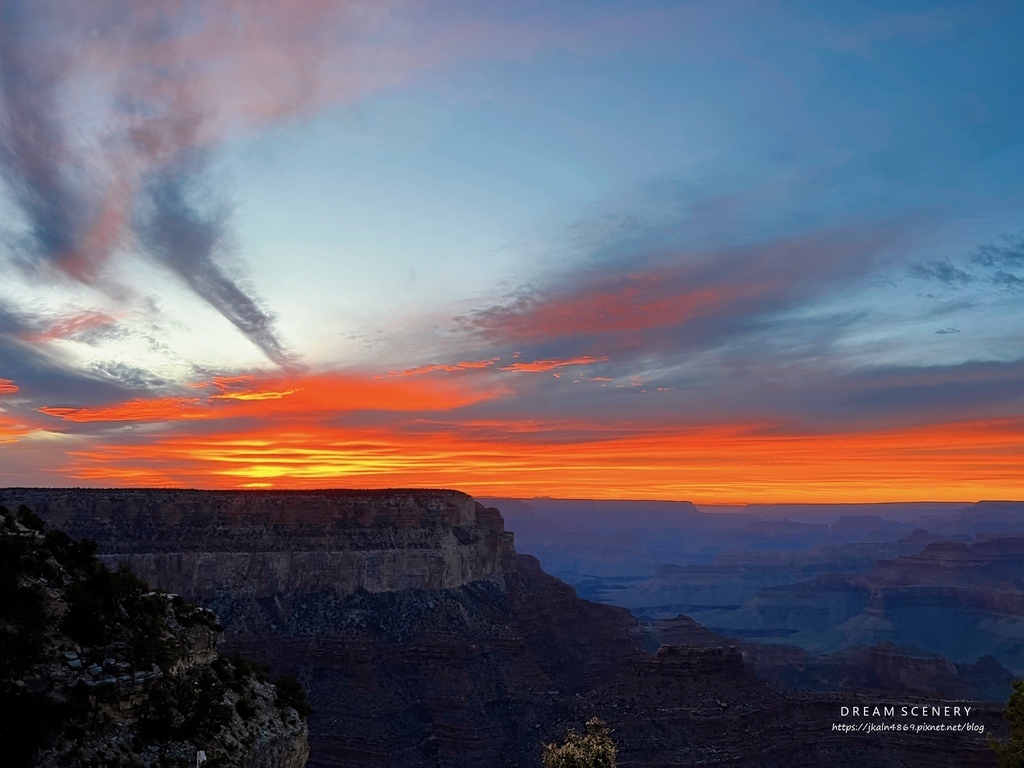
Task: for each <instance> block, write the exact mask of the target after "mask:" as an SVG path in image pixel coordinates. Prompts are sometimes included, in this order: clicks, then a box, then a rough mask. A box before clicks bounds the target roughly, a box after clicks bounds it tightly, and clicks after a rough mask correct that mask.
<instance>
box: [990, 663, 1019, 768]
mask: <svg viewBox="0 0 1024 768" xmlns="http://www.w3.org/2000/svg"><path fill="white" fill-rule="evenodd" d="M1003 719H1004V720H1006V722H1007V723H1009V725H1010V740H1009V741H1006V742H998V741H993V742H992V748H993V749H995V751H996V754H998V755H999V768H1024V680H1015V681H1014V682H1013V694H1012V695H1011V696H1010V700H1009V701H1008V702H1007V703H1006V709H1004V710H1003Z"/></svg>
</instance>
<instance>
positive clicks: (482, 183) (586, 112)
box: [0, 0, 1024, 504]
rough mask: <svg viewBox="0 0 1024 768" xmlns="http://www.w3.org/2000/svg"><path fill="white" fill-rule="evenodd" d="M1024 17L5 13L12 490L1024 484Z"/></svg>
mask: <svg viewBox="0 0 1024 768" xmlns="http://www.w3.org/2000/svg"><path fill="white" fill-rule="evenodd" d="M1021 29H1024V7H1022V6H1021V5H1020V4H1019V3H1013V2H1005V3H1004V2H999V0H991V1H990V2H979V3H934V2H899V1H896V2H889V3H846V2H829V3H808V2H795V1H794V2H782V1H776V0H758V1H757V2H734V1H733V0H719V1H717V2H714V3H711V2H669V1H668V0H661V1H659V2H654V1H649V0H640V1H637V2H630V3H621V2H611V1H610V0H586V1H583V0H548V2H533V0H520V1H518V2H514V3H513V2H504V1H501V2H499V1H498V0H490V1H488V2H469V0H459V1H456V0H436V1H435V0H430V1H427V0H423V1H422V2H417V1H415V0H375V1H374V2H357V1H355V0H303V1H302V2H299V1H298V0H287V1H282V0H277V1H272V0H249V1H247V2H244V3H243V2H234V1H231V0H221V1H213V2H210V1H208V0H207V1H201V0H154V1H153V2H148V3H131V2H128V1H127V0H81V1H80V2H77V3H75V4H73V5H70V6H69V5H68V4H67V3H61V2H57V0H0V485H8V486H26V485H31V486H36V485H38V486H136V485H140V486H160V487H195V488H323V487H420V486H422V487H446V488H458V489H460V490H464V491H467V492H469V493H474V494H479V495H491V496H518V497H531V496H555V497H576V498H581V497H582V498H612V499H614V498H634V499H654V498H658V499H681V500H691V501H694V502H698V503H706V504H715V503H718V504H738V503H748V502H776V503H787V502H853V501H861V502H872V501H914V500H949V501H961V500H962V501H973V500H977V499H991V498H1018V499H1019V498H1024V310H1022V300H1024V92H1022V91H1024V49H1022V47H1021V46H1020V45H1019V31H1020V30H1021Z"/></svg>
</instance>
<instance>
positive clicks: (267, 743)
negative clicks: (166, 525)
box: [0, 508, 309, 768]
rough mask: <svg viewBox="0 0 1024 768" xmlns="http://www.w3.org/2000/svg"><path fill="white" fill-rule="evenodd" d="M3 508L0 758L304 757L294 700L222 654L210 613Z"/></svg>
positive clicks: (221, 762) (264, 766)
mask: <svg viewBox="0 0 1024 768" xmlns="http://www.w3.org/2000/svg"><path fill="white" fill-rule="evenodd" d="M0 512H2V513H3V515H2V516H0V582H2V583H0V644H2V647H3V650H4V652H3V655H2V659H0V740H2V743H3V745H4V747H3V748H4V764H5V765H12V766H15V767H16V768H22V767H24V768H43V767H45V766H58V765H90V766H95V768H128V767H129V766H132V767H133V768H141V767H143V766H153V767H155V766H179V767H181V768H185V767H186V766H192V765H195V764H196V760H197V755H198V754H199V753H200V752H204V753H205V754H206V756H207V758H208V760H209V764H210V765H218V766H223V767H224V768H302V766H304V765H305V763H306V759H307V757H308V753H309V746H308V741H307V730H306V725H305V723H304V722H303V720H302V718H301V716H300V714H299V712H298V711H296V709H295V708H294V707H293V706H292V703H295V704H296V705H298V706H300V707H302V706H303V705H302V703H301V700H300V699H287V697H285V698H282V694H281V691H279V690H278V689H277V688H276V687H275V686H274V685H272V684H271V683H270V682H269V680H268V679H267V677H266V676H265V674H262V673H260V672H259V671H258V670H254V669H253V668H252V667H251V666H250V665H248V664H247V663H246V662H244V661H242V660H239V661H237V662H233V661H230V660H227V659H225V658H222V657H221V656H219V654H218V653H217V646H218V644H219V643H220V641H221V639H222V633H223V627H222V626H221V625H220V624H219V623H218V622H217V617H216V616H215V615H214V614H213V613H211V612H210V611H208V610H206V609H203V608H199V607H197V606H195V605H193V604H191V603H188V602H186V601H185V600H183V599H182V598H180V597H178V596H175V595H168V594H165V593H160V592H152V591H149V588H148V586H147V585H145V584H144V583H143V582H141V581H140V580H139V579H138V578H136V577H135V576H133V575H132V574H130V573H127V572H117V573H112V572H111V571H109V570H107V569H106V568H105V567H104V566H103V565H102V564H101V563H100V562H99V561H98V560H96V558H95V557H93V555H92V551H93V550H94V549H95V545H91V544H90V543H88V542H83V543H80V542H76V541H74V540H73V539H70V538H69V537H68V536H67V535H65V534H64V533H63V532H61V531H59V530H53V529H51V530H49V531H47V530H46V529H45V527H44V525H43V523H42V522H41V521H40V520H39V519H38V518H37V517H35V516H34V515H32V514H31V512H30V511H28V510H27V509H26V508H22V509H21V510H20V511H19V514H18V515H17V517H16V516H15V515H14V514H12V513H11V512H10V511H8V510H6V508H0ZM292 694H294V691H292Z"/></svg>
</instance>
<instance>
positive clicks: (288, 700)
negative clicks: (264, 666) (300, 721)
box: [274, 675, 313, 718]
mask: <svg viewBox="0 0 1024 768" xmlns="http://www.w3.org/2000/svg"><path fill="white" fill-rule="evenodd" d="M274 685H275V686H277V705H278V706H279V707H291V708H292V709H294V710H295V711H296V712H298V713H299V717H302V718H307V717H309V715H310V713H311V712H312V711H313V707H311V706H310V705H309V702H308V701H307V700H306V692H305V691H304V690H302V685H301V684H300V683H299V681H298V680H296V679H295V678H294V677H292V676H291V675H281V676H280V677H279V678H277V680H275V681H274Z"/></svg>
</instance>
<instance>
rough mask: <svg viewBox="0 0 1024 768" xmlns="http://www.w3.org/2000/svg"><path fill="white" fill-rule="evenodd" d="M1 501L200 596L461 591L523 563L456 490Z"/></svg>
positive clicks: (16, 493)
mask: <svg viewBox="0 0 1024 768" xmlns="http://www.w3.org/2000/svg"><path fill="white" fill-rule="evenodd" d="M0 503H2V504H6V505H7V506H9V507H13V506H16V505H18V504H26V505H28V506H29V507H31V508H32V509H34V510H36V511H37V513H38V514H40V515H42V516H43V517H45V518H46V519H47V520H50V521H51V522H52V523H53V524H54V525H57V526H59V527H61V528H63V529H64V530H66V531H67V532H68V533H69V534H70V535H71V536H74V537H78V538H83V537H84V538H91V539H94V540H96V541H100V542H103V549H102V552H101V557H102V558H103V559H104V560H105V562H108V563H110V564H112V565H126V566H128V567H129V568H130V569H131V570H132V571H133V572H134V573H136V574H138V575H139V576H140V577H142V578H143V579H146V580H147V581H149V582H150V583H151V584H153V585H154V586H156V587H158V588H160V589H163V590H166V591H168V592H174V593H179V594H184V595H189V596H191V597H192V598H193V599H200V600H208V599H210V598H213V597H214V596H216V595H221V594H230V595H232V596H233V597H236V598H238V597H245V598H248V599H250V600H253V601H258V600H267V599H269V600H271V601H273V600H282V601H285V602H294V601H295V600H296V599H297V598H300V597H301V596H303V595H325V594H329V595H332V596H334V597H336V598H343V597H345V596H346V595H351V594H353V593H355V592H357V591H359V590H365V591H367V592H393V591H398V590H405V589H451V588H455V587H460V586H462V585H464V584H469V583H471V582H474V581H479V580H480V579H484V578H487V577H488V576H491V575H494V574H500V573H506V572H511V571H513V570H514V569H515V559H514V550H513V548H512V535H511V534H510V533H506V532H505V530H504V527H503V523H502V520H501V517H500V515H498V514H497V512H496V511H494V510H488V509H486V508H484V507H483V506H482V505H479V504H477V503H476V502H474V501H473V499H472V498H470V497H469V496H467V495H466V494H464V493H459V492H456V491H400V490H398V491H342V490H326V491H259V492H252V491H250V492H246V491H163V490H137V489H5V490H2V491H0Z"/></svg>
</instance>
